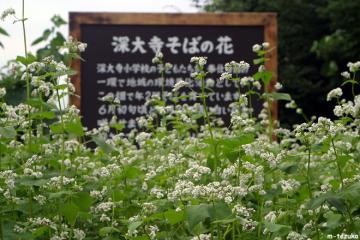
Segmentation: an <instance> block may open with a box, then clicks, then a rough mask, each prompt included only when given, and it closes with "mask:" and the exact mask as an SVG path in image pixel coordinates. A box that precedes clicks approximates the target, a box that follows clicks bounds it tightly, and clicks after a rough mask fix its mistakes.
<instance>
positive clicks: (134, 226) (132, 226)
mask: <svg viewBox="0 0 360 240" xmlns="http://www.w3.org/2000/svg"><path fill="white" fill-rule="evenodd" d="M142 223H143V222H142V221H136V222H132V223H130V224H129V225H128V229H129V230H130V231H134V230H136V229H137V228H138V227H140V226H141V224H142Z"/></svg>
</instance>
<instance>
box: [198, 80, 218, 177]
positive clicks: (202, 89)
mask: <svg viewBox="0 0 360 240" xmlns="http://www.w3.org/2000/svg"><path fill="white" fill-rule="evenodd" d="M201 99H202V104H203V108H204V113H205V119H206V122H207V125H208V129H209V133H210V139H211V144H212V145H213V147H214V151H215V164H214V169H215V175H216V176H217V164H218V154H217V146H216V144H215V140H214V135H213V132H212V127H211V123H210V117H209V113H208V110H207V105H206V97H205V78H204V77H201Z"/></svg>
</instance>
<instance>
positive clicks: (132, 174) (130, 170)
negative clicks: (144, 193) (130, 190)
mask: <svg viewBox="0 0 360 240" xmlns="http://www.w3.org/2000/svg"><path fill="white" fill-rule="evenodd" d="M140 175H143V172H142V171H141V170H140V169H138V168H136V167H132V166H128V167H125V168H124V171H123V176H124V177H125V178H127V179H135V178H138V177H139V176H140Z"/></svg>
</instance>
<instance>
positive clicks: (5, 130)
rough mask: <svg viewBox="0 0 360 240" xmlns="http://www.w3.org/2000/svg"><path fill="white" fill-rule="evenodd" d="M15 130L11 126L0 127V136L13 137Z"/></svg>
mask: <svg viewBox="0 0 360 240" xmlns="http://www.w3.org/2000/svg"><path fill="white" fill-rule="evenodd" d="M15 137H16V130H15V129H14V128H13V127H10V126H9V127H0V138H9V139H12V138H15Z"/></svg>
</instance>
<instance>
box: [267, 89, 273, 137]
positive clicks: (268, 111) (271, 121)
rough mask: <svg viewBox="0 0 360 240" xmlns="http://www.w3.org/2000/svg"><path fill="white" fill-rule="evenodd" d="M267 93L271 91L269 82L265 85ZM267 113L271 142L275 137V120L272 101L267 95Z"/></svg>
mask: <svg viewBox="0 0 360 240" xmlns="http://www.w3.org/2000/svg"><path fill="white" fill-rule="evenodd" d="M265 93H266V94H268V93H269V84H267V85H266V86H265ZM266 102H267V113H268V118H269V119H268V121H269V124H268V131H269V132H268V135H269V142H272V139H273V120H272V113H271V101H270V99H269V97H267V100H266Z"/></svg>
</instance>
